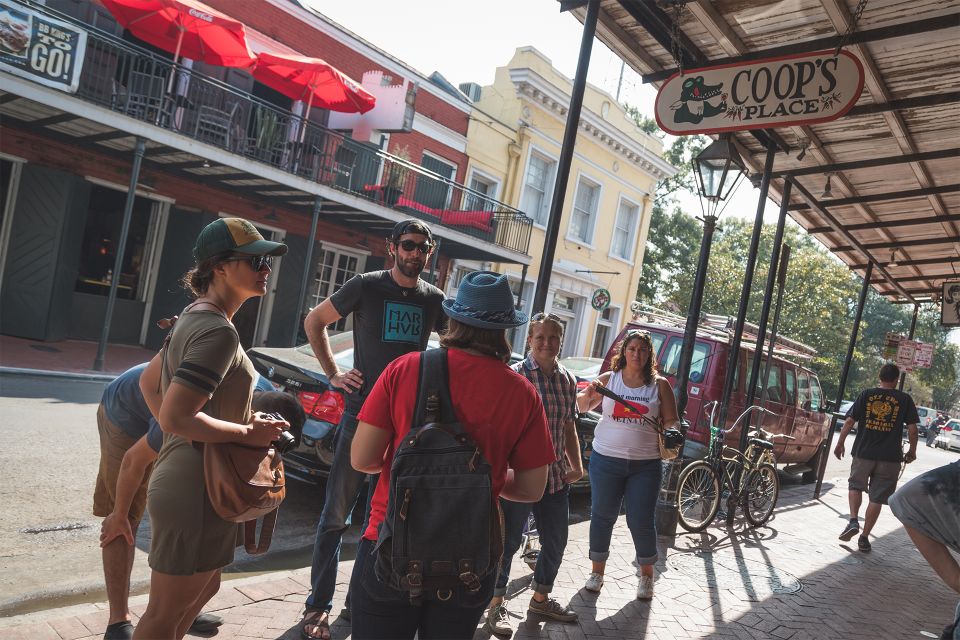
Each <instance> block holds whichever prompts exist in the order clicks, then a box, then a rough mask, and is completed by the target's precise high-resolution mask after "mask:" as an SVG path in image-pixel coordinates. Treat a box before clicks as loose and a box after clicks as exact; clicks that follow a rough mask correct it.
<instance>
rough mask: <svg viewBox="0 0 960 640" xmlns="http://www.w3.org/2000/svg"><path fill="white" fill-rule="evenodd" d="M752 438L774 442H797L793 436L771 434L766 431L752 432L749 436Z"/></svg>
mask: <svg viewBox="0 0 960 640" xmlns="http://www.w3.org/2000/svg"><path fill="white" fill-rule="evenodd" d="M747 436H748V437H750V438H760V439H761V440H773V439H774V438H783V439H785V440H796V438H794V437H793V436H788V435H787V434H785V433H770V432H769V431H767V430H765V429H757V430H755V431H751V432H749V433H748V434H747Z"/></svg>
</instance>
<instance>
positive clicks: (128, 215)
mask: <svg viewBox="0 0 960 640" xmlns="http://www.w3.org/2000/svg"><path fill="white" fill-rule="evenodd" d="M146 148H147V145H146V141H145V140H144V139H143V138H141V137H139V136H138V137H137V141H136V144H135V145H134V147H133V167H132V168H131V170H130V184H129V185H128V186H127V200H126V202H125V203H124V205H123V223H122V224H121V225H120V238H119V240H118V241H117V244H116V248H117V253H116V256H115V257H114V259H113V277H111V278H110V292H109V293H108V294H107V312H106V314H105V317H104V319H103V330H102V331H101V332H100V342H99V343H97V356H96V358H95V359H94V361H93V370H94V371H103V359H104V356H106V353H107V340H109V338H110V321H111V320H112V319H113V308H114V306H116V304H117V285H118V284H120V274H121V272H122V270H123V254H124V249H126V247H127V235H128V234H129V233H130V221H131V220H132V219H133V204H134V201H135V200H136V198H137V182H138V181H139V180H140V166H141V165H142V164H143V154H144V152H145V151H146Z"/></svg>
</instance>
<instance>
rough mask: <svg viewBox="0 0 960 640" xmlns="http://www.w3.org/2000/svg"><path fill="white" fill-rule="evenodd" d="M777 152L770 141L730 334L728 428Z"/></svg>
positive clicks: (725, 396)
mask: <svg viewBox="0 0 960 640" xmlns="http://www.w3.org/2000/svg"><path fill="white" fill-rule="evenodd" d="M776 153H777V146H776V145H775V144H773V143H770V144H768V145H767V156H766V160H765V161H764V163H763V177H762V178H761V180H760V198H759V200H758V201H757V215H756V217H755V218H754V221H753V235H752V236H751V237H750V248H749V250H748V253H747V270H746V272H745V273H744V275H743V287H742V288H741V289H740V306H739V307H738V308H737V322H736V325H735V327H734V331H733V335H732V336H731V338H730V353H729V354H728V357H727V375H726V378H724V381H723V393H722V394H721V396H720V422H719V427H720V428H721V429H723V428H725V426H726V420H727V412H728V411H729V410H730V396H731V395H733V378H734V375H735V373H736V369H737V364H738V362H739V355H740V341H741V340H742V339H743V323H744V321H745V320H746V317H747V306H748V304H749V302H750V288H751V287H752V286H753V271H754V268H755V267H756V262H757V249H758V248H759V246H760V234H761V232H762V231H763V210H764V207H765V206H766V204H767V193H768V192H769V191H770V173H771V172H772V171H773V157H774V156H775V155H776ZM746 433H747V430H746V429H742V430H741V437H740V450H741V451H742V450H743V449H744V448H745V447H746Z"/></svg>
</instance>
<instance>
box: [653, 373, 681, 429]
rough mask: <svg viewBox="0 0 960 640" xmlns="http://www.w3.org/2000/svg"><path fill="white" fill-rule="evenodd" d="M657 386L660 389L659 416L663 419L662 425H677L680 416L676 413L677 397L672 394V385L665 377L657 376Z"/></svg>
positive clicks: (668, 426)
mask: <svg viewBox="0 0 960 640" xmlns="http://www.w3.org/2000/svg"><path fill="white" fill-rule="evenodd" d="M657 386H658V387H659V391H660V417H661V418H662V419H663V426H665V427H667V428H670V427H679V426H680V417H679V416H678V415H677V399H676V397H674V395H673V387H671V386H670V381H669V380H667V379H666V378H660V377H658V378H657Z"/></svg>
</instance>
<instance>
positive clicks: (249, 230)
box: [193, 218, 287, 262]
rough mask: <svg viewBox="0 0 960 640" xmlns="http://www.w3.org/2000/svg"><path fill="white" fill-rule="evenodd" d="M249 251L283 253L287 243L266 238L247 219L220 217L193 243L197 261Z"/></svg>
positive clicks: (249, 252) (251, 253)
mask: <svg viewBox="0 0 960 640" xmlns="http://www.w3.org/2000/svg"><path fill="white" fill-rule="evenodd" d="M227 252H233V253H246V254H249V255H252V256H282V255H283V254H285V253H286V252H287V245H285V244H283V243H282V242H271V241H270V240H264V239H263V236H262V235H260V232H259V231H257V228H256V227H255V226H253V225H252V224H250V222H248V221H247V220H244V219H243V218H219V219H217V220H214V221H213V222H211V223H210V224H208V225H207V226H205V227H204V228H203V230H202V231H201V232H200V235H198V236H197V242H196V244H194V245H193V257H194V258H195V259H196V261H197V262H203V261H204V260H207V259H208V258H212V257H213V256H215V255H218V254H221V253H227Z"/></svg>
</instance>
